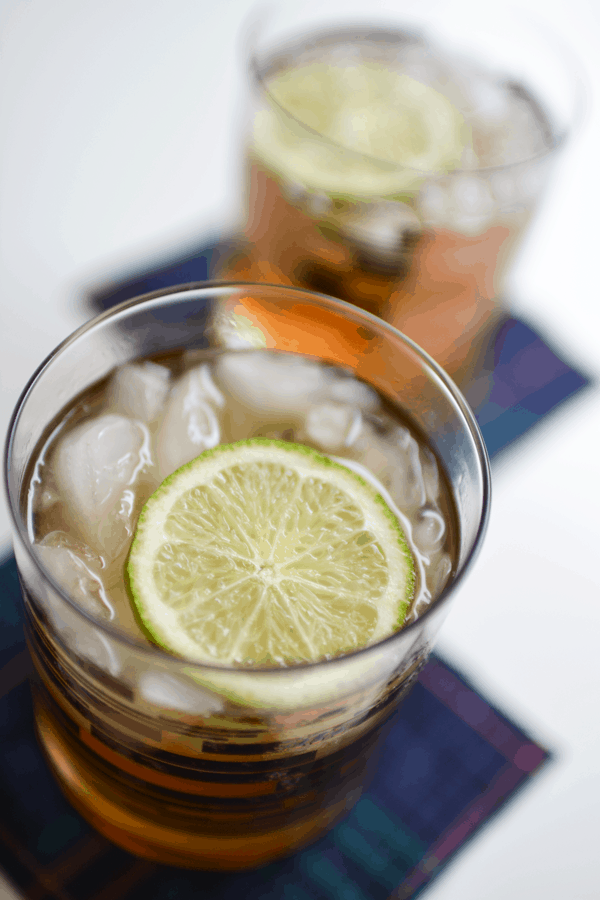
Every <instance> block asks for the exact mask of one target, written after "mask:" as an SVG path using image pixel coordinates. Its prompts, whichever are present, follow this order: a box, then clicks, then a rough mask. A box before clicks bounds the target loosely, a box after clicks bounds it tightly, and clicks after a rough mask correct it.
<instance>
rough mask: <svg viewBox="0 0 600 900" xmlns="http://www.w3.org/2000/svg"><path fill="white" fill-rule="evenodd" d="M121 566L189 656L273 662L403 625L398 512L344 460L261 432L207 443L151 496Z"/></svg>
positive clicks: (406, 580) (158, 630) (407, 563)
mask: <svg viewBox="0 0 600 900" xmlns="http://www.w3.org/2000/svg"><path fill="white" fill-rule="evenodd" d="M128 572H129V578H130V584H131V590H132V594H133V597H134V600H135V603H136V606H137V609H138V612H139V615H140V616H141V618H142V620H143V622H144V624H145V626H146V628H147V629H148V631H149V632H150V633H151V635H152V636H153V637H154V639H155V640H156V641H157V642H158V643H159V644H160V645H162V646H163V647H165V648H166V649H168V650H169V651H171V652H173V653H176V654H178V655H181V656H184V657H186V658H188V659H190V660H193V661H196V662H204V663H209V664H217V665H226V666H261V667H264V666H280V665H290V664H294V663H301V662H312V661H317V660H323V659H331V658H332V657H336V656H339V655H341V654H345V653H348V652H350V651H352V650H356V649H358V648H360V647H363V646H366V645H368V644H373V643H376V642H377V641H380V640H381V639H383V638H385V637H387V636H388V635H390V634H392V633H393V632H394V631H395V630H397V629H398V628H400V627H401V625H402V623H403V621H404V618H405V615H406V612H407V609H408V607H409V604H410V602H411V600H412V596H413V591H414V581H415V576H414V565H413V559H412V555H411V553H410V551H409V549H408V546H407V543H406V540H405V538H404V534H403V532H402V530H401V527H400V525H399V523H398V520H397V519H396V517H395V516H394V515H393V513H392V512H391V511H390V510H389V508H388V506H387V505H386V504H385V501H384V500H383V499H382V497H381V496H380V495H378V494H377V492H376V491H375V490H374V489H373V488H372V487H371V486H370V485H368V484H367V483H366V482H365V481H363V480H362V479H361V478H360V477H359V476H358V475H356V474H355V473H354V472H351V471H350V470H349V469H346V468H345V467H344V466H342V465H339V464H338V463H335V462H333V461H332V460H330V459H329V458H327V457H325V456H321V455H320V454H318V453H317V452H315V451H314V450H312V449H310V448H308V447H304V446H300V445H298V444H291V443H285V442H282V441H271V440H266V439H263V438H257V439H255V440H249V441H240V442H238V443H236V444H227V445H222V446H220V447H216V448H214V449H213V450H207V451H206V452H205V453H203V454H202V455H201V456H199V457H198V458H197V459H195V460H193V461H192V462H191V463H188V464H187V465H186V466H183V467H182V468H181V469H178V470H177V471H176V472H175V473H174V474H173V475H171V476H170V477H169V478H167V479H166V481H165V482H163V484H162V485H161V487H160V488H159V489H158V490H157V491H156V493H155V494H153V496H152V497H151V498H150V500H149V501H148V503H147V504H146V506H145V507H144V510H143V511H142V514H141V516H140V520H139V523H138V528H137V532H136V535H135V538H134V542H133V545H132V549H131V553H130V558H129V564H128Z"/></svg>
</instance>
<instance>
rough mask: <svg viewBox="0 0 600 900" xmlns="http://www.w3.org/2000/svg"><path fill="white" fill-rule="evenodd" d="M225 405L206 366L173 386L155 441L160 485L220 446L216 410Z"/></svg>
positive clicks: (193, 371) (192, 371)
mask: <svg viewBox="0 0 600 900" xmlns="http://www.w3.org/2000/svg"><path fill="white" fill-rule="evenodd" d="M224 404H225V398H224V397H223V394H222V393H221V391H220V390H219V389H218V388H217V386H216V385H215V383H214V381H213V379H212V377H211V373H210V367H209V365H208V364H207V363H204V364H203V365H201V366H198V367H197V368H195V369H191V370H190V371H189V372H187V373H186V374H185V375H183V377H182V378H180V379H179V381H178V382H177V383H176V384H175V385H174V387H173V388H172V390H171V394H170V397H169V400H168V403H167V408H166V411H165V415H164V418H163V420H162V422H161V424H160V428H159V431H158V434H157V438H156V446H157V458H158V471H159V476H160V480H161V481H162V480H164V479H165V478H166V477H167V475H170V474H171V473H172V472H174V471H175V469H178V468H179V467H180V466H183V465H185V463H188V462H190V460H192V459H195V458H196V457H197V456H199V455H200V454H201V453H202V452H203V451H204V450H208V449H209V448H210V447H215V446H216V445H217V444H218V443H219V441H220V438H221V427H220V423H219V419H218V417H217V414H216V410H217V409H221V408H222V407H223V406H224Z"/></svg>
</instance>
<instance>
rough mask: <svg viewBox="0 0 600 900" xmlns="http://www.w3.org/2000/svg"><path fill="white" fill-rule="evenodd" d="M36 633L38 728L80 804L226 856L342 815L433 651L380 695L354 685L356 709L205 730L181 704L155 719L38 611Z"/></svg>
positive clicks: (197, 864)
mask: <svg viewBox="0 0 600 900" xmlns="http://www.w3.org/2000/svg"><path fill="white" fill-rule="evenodd" d="M27 636H28V644H29V648H30V651H31V654H32V657H33V661H34V665H35V670H36V679H35V681H34V685H33V693H34V706H35V715H36V724H37V729H38V736H39V739H40V741H41V744H42V748H43V750H44V752H45V754H46V756H47V758H48V761H49V763H50V766H51V768H52V769H53V771H54V774H55V775H56V777H57V778H58V780H59V783H60V784H61V787H62V789H63V791H64V793H65V794H66V796H67V798H68V799H69V800H70V802H71V803H72V804H73V806H74V807H75V808H76V809H77V810H78V811H79V812H80V813H81V814H82V815H83V816H84V817H85V818H86V819H87V820H88V821H89V822H90V823H91V824H92V825H93V826H94V827H95V828H96V829H97V830H98V831H99V832H101V833H102V834H104V835H105V836H106V837H108V838H109V839H111V840H113V841H114V842H115V843H117V844H119V845H120V846H122V847H124V848H125V849H127V850H129V851H130V852H132V853H135V854H137V855H138V856H142V857H146V858H148V859H151V860H153V861H155V862H160V863H165V864H169V865H177V866H184V867H189V868H202V869H216V870H238V869H247V868H252V867H256V866H260V865H262V864H265V863H267V862H271V861H272V860H275V859H278V858H279V857H281V856H286V855H288V854H289V853H292V852H294V851H295V850H297V849H299V848H301V847H303V846H304V845H306V844H308V843H310V842H311V841H313V840H315V839H317V838H318V837H320V836H321V835H322V834H323V833H324V832H325V831H327V830H328V829H329V828H331V827H332V826H333V825H334V824H335V823H336V821H337V820H338V819H340V818H342V817H343V816H344V815H345V814H346V813H347V812H348V810H349V809H350V808H351V807H352V806H353V805H354V803H356V801H357V800H358V798H359V797H360V794H361V792H362V791H363V789H364V788H365V786H367V785H368V783H369V780H370V778H371V776H372V774H373V771H374V767H375V765H376V761H377V755H378V754H377V751H378V744H379V743H380V741H381V738H382V735H383V734H384V733H385V730H386V728H385V726H386V724H387V723H388V722H389V719H390V716H391V714H392V713H393V712H394V710H395V709H396V708H397V706H398V703H399V701H400V700H401V699H402V697H404V696H405V695H406V693H408V691H409V690H410V688H411V687H412V685H413V683H414V681H415V679H416V677H417V674H418V671H419V669H420V667H421V665H422V664H423V663H424V661H425V654H421V655H420V656H418V657H417V658H415V660H414V662H413V664H412V665H411V666H409V668H408V669H407V670H405V671H404V673H403V674H402V676H401V677H397V678H396V679H395V680H394V682H393V683H391V684H390V685H389V686H388V689H387V690H386V691H385V693H384V696H383V697H382V699H381V700H380V701H379V702H378V703H377V704H376V705H375V706H370V707H369V706H365V705H364V704H361V702H360V700H361V698H355V707H356V708H353V709H352V710H348V708H346V709H343V708H338V709H335V708H334V709H332V708H325V709H319V710H313V711H311V713H312V715H311V716H310V718H311V720H312V721H311V722H310V723H309V725H308V727H307V726H306V720H305V721H304V722H303V723H301V726H300V728H298V729H296V732H297V733H296V734H295V733H294V729H293V728H289V729H287V730H286V736H285V740H277V736H276V735H275V734H274V733H273V731H272V730H271V729H270V728H269V727H268V725H267V724H266V723H265V722H264V721H262V722H261V721H260V720H259V719H253V718H252V717H250V716H249V717H247V718H246V720H244V718H243V717H242V718H238V719H237V720H236V722H235V723H233V722H232V721H231V720H230V721H228V722H227V721H223V723H222V724H223V726H224V727H222V728H221V729H220V730H217V729H215V728H214V727H213V728H211V729H210V731H209V730H208V729H205V730H204V732H203V729H202V727H198V726H196V727H194V726H193V725H189V724H188V725H187V726H186V725H185V724H183V723H182V722H178V721H177V718H174V719H172V720H170V721H167V720H165V719H164V718H161V719H156V720H155V721H154V722H152V721H149V720H148V719H147V718H144V717H142V716H141V715H139V713H138V712H136V708H135V703H134V698H133V696H127V691H126V690H125V689H124V686H123V684H122V683H121V682H119V681H117V680H116V679H112V678H111V677H110V676H109V675H107V673H105V672H103V671H101V670H99V669H97V668H96V667H95V666H94V665H93V664H91V663H89V662H83V663H82V664H80V665H79V666H77V665H74V664H73V663H72V662H71V661H70V660H69V657H68V656H67V655H66V654H62V653H61V652H60V648H59V647H58V645H56V644H54V642H53V641H52V640H50V639H49V637H48V632H47V629H46V628H45V627H44V625H43V623H42V622H40V621H37V620H36V619H35V618H34V616H33V615H32V613H31V612H29V613H28V622H27ZM340 720H343V722H344V724H343V725H340V724H339V723H340ZM290 745H291V746H290Z"/></svg>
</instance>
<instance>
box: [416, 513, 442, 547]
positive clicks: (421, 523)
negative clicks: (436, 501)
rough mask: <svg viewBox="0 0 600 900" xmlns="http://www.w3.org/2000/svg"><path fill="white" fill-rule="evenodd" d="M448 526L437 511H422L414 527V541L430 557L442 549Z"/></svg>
mask: <svg viewBox="0 0 600 900" xmlns="http://www.w3.org/2000/svg"><path fill="white" fill-rule="evenodd" d="M445 533H446V524H445V522H444V519H443V516H442V515H441V514H440V513H439V512H438V511H437V510H435V509H427V508H424V509H421V510H420V511H419V514H418V515H417V519H416V522H415V524H414V526H413V540H414V542H415V544H416V545H417V547H418V548H419V550H420V551H421V552H422V553H424V554H425V555H428V554H429V553H431V551H432V550H436V549H438V548H439V547H440V545H441V543H442V541H443V539H444V534H445Z"/></svg>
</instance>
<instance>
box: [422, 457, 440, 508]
mask: <svg viewBox="0 0 600 900" xmlns="http://www.w3.org/2000/svg"><path fill="white" fill-rule="evenodd" d="M421 473H422V475H423V484H424V485H425V494H426V496H427V500H428V501H429V503H436V502H437V499H438V497H439V495H440V472H439V469H438V464H437V460H436V458H435V456H434V455H433V453H432V452H431V450H430V449H429V447H421Z"/></svg>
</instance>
